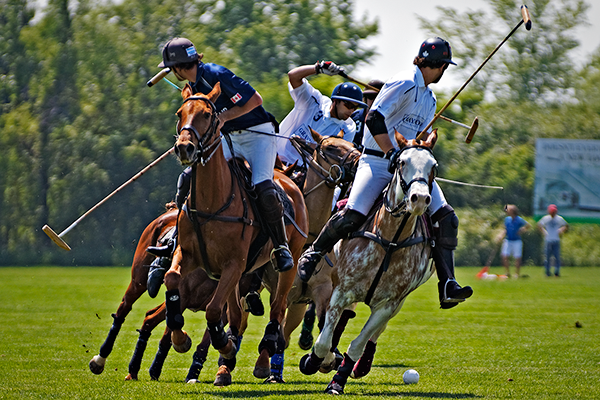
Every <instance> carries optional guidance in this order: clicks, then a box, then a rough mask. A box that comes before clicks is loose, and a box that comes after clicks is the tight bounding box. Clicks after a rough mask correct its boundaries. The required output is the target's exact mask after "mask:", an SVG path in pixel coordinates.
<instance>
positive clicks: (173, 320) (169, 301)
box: [165, 289, 183, 330]
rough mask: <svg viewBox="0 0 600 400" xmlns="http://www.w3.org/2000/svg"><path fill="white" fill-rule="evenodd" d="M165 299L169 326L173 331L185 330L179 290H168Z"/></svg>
mask: <svg viewBox="0 0 600 400" xmlns="http://www.w3.org/2000/svg"><path fill="white" fill-rule="evenodd" d="M165 297H166V300H165V305H166V307H167V312H166V314H167V315H166V319H167V326H168V327H169V329H171V330H179V329H181V328H183V315H182V314H181V297H180V296H179V289H173V290H167V291H166V293H165Z"/></svg>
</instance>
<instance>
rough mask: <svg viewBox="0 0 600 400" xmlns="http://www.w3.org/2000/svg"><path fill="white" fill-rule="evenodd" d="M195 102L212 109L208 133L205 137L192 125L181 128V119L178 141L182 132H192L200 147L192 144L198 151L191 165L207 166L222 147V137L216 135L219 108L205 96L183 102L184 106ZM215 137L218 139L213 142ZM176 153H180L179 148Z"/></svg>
mask: <svg viewBox="0 0 600 400" xmlns="http://www.w3.org/2000/svg"><path fill="white" fill-rule="evenodd" d="M195 100H200V101H204V102H205V103H206V104H208V105H209V106H210V109H211V115H210V117H211V120H210V125H209V127H208V129H207V130H206V132H205V133H204V136H201V135H200V133H199V132H198V130H197V129H196V128H195V127H194V126H193V125H192V124H187V125H184V126H180V125H181V119H180V120H179V121H177V128H176V131H177V136H176V139H179V136H180V135H181V132H183V131H190V132H192V133H193V134H194V136H195V138H196V140H197V141H198V145H194V144H193V143H192V145H193V146H194V147H195V148H196V151H195V152H194V157H193V159H192V160H191V163H192V164H196V163H197V162H200V163H201V164H202V165H203V166H204V165H206V163H208V162H209V161H210V159H211V158H212V156H213V155H214V154H215V153H216V152H217V150H218V148H219V146H221V143H222V140H221V135H216V134H217V125H218V122H219V118H218V114H217V108H216V107H215V104H214V103H213V102H212V101H210V99H208V98H206V97H203V96H190V97H188V98H187V99H185V100H184V101H183V104H185V103H187V102H188V101H195ZM215 135H216V136H218V137H217V139H216V140H213V138H214V137H215ZM211 141H212V142H211ZM209 142H210V143H209ZM175 152H176V153H177V152H178V151H177V148H176V150H175Z"/></svg>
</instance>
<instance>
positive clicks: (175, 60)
mask: <svg viewBox="0 0 600 400" xmlns="http://www.w3.org/2000/svg"><path fill="white" fill-rule="evenodd" d="M162 56H163V61H162V62H161V63H160V64H158V67H159V68H165V67H172V66H173V65H177V64H183V63H188V62H192V61H196V60H198V52H197V51H196V48H195V47H194V44H193V43H192V42H191V41H190V40H188V39H186V38H175V39H171V40H169V41H168V42H167V44H165V47H164V48H163V51H162Z"/></svg>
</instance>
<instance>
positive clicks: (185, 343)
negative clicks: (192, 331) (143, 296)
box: [164, 247, 192, 353]
mask: <svg viewBox="0 0 600 400" xmlns="http://www.w3.org/2000/svg"><path fill="white" fill-rule="evenodd" d="M189 259H190V258H187V259H186V260H187V262H188V263H189ZM186 260H184V258H183V257H182V251H181V247H178V248H177V249H176V250H175V254H174V255H173V262H172V264H171V268H170V269H169V271H167V273H166V274H165V278H164V281H165V287H166V289H167V291H166V292H165V306H166V322H167V327H169V329H171V342H172V343H173V348H174V349H175V351H177V352H178V353H185V352H187V351H188V350H189V349H190V348H191V347H192V340H191V339H190V337H189V336H188V334H187V333H186V332H185V331H184V330H182V328H183V325H184V319H183V310H184V308H183V306H182V302H181V295H180V293H179V283H180V282H181V271H182V269H184V268H185V266H186V265H185V262H186ZM190 270H191V268H190Z"/></svg>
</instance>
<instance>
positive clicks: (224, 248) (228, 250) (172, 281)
mask: <svg viewBox="0 0 600 400" xmlns="http://www.w3.org/2000/svg"><path fill="white" fill-rule="evenodd" d="M220 93H221V89H220V85H219V84H218V83H217V84H216V85H215V86H214V88H213V90H212V91H211V92H210V93H209V94H208V95H206V96H205V95H202V94H197V95H193V92H192V89H191V87H190V86H189V85H186V87H185V88H184V89H183V90H182V97H183V100H184V102H183V105H182V106H181V107H180V109H179V110H178V112H177V115H178V116H179V123H178V129H177V131H178V132H177V134H178V136H177V141H176V143H175V152H176V154H177V156H178V157H179V160H180V161H181V163H182V164H183V165H192V169H193V172H192V174H193V177H192V189H191V192H190V196H189V197H188V200H187V202H186V205H185V208H186V209H187V211H186V212H183V213H181V214H180V216H179V218H178V227H179V230H178V238H179V240H178V246H177V248H176V249H175V252H174V255H173V262H172V264H171V268H170V269H169V271H168V272H167V273H166V274H165V278H164V282H165V286H166V288H167V292H166V307H167V313H166V319H167V326H168V327H169V328H170V329H171V341H172V343H173V347H174V349H175V350H176V351H179V352H185V351H187V350H189V348H190V346H191V340H190V339H189V336H188V335H187V333H185V332H184V331H183V330H182V328H183V325H184V320H183V315H182V311H183V310H182V308H181V301H180V293H179V283H180V281H181V279H182V277H184V276H186V275H187V274H189V273H190V272H192V271H193V270H195V269H196V268H198V267H202V268H203V269H204V270H205V271H206V273H207V274H208V276H210V277H214V278H218V279H219V283H218V285H217V288H216V290H215V292H214V295H213V296H212V299H211V300H210V302H209V303H208V305H207V306H206V321H207V326H208V328H209V332H210V336H211V342H212V345H213V347H214V348H215V349H217V350H218V351H219V352H220V353H221V354H222V355H223V356H224V357H225V358H231V357H233V356H234V355H235V352H236V346H235V343H234V340H235V337H237V333H238V332H239V328H240V325H241V318H242V316H241V308H240V304H239V296H236V287H237V285H238V282H239V281H240V278H241V276H242V274H243V273H244V272H245V271H246V272H249V271H251V270H253V269H255V268H258V267H260V266H261V265H263V264H264V263H266V262H267V261H269V259H270V252H271V249H272V244H271V242H270V241H268V242H267V245H265V246H264V247H263V248H262V250H261V251H260V253H259V254H258V256H257V259H256V261H255V262H254V264H253V265H249V266H247V263H248V257H249V249H250V246H251V243H252V242H253V240H254V239H255V238H256V237H257V236H258V235H259V233H260V227H258V226H257V225H256V223H255V222H256V220H255V215H254V211H253V210H252V208H251V207H249V200H250V199H249V196H248V195H247V194H246V192H245V190H244V188H243V184H242V183H241V182H240V180H238V178H237V177H236V174H234V172H233V171H232V169H231V167H230V165H229V163H228V162H227V160H226V159H225V156H224V153H223V150H222V148H221V147H220V146H221V145H222V142H221V135H220V134H219V132H217V126H218V117H217V113H216V110H215V106H214V103H213V101H214V100H216V98H217V97H218V96H219V95H220ZM274 180H275V182H276V183H277V184H279V186H280V187H282V188H283V190H284V191H285V192H286V194H287V195H288V198H289V200H290V203H291V206H292V208H293V211H294V218H295V222H294V224H295V225H294V224H292V225H289V226H288V227H287V236H288V238H289V241H288V242H289V247H290V250H291V252H292V255H293V257H294V260H295V262H296V263H297V260H298V257H299V256H300V253H301V252H302V246H303V245H304V243H305V241H306V239H305V237H304V236H303V235H302V232H301V231H306V230H307V229H308V215H307V211H306V206H305V204H304V199H303V197H302V193H301V192H300V190H299V189H298V188H297V187H296V185H295V184H294V183H293V182H292V181H291V179H289V178H288V177H286V176H285V175H283V174H280V173H277V172H276V173H275V179H274ZM196 205H198V206H197V207H196ZM247 270H248V271H247ZM295 276H296V265H295V266H294V268H292V269H291V270H289V271H287V272H283V273H280V274H279V281H278V285H277V289H276V293H275V295H274V296H273V301H272V303H271V312H270V322H269V324H268V325H267V328H266V329H265V336H264V337H263V340H262V341H261V343H260V345H259V353H261V354H262V353H263V352H266V353H267V354H268V355H271V354H274V352H275V350H276V348H277V345H276V344H277V341H278V336H279V334H280V329H281V327H280V324H281V322H282V320H283V317H284V313H285V309H286V307H287V295H288V292H289V291H290V288H291V286H292V283H293V281H294V277H295ZM226 303H227V305H228V309H227V312H228V320H229V326H230V330H231V332H232V335H227V334H226V333H225V330H224V329H223V324H222V322H221V314H222V311H223V307H224V306H225V304H226ZM260 360H264V357H262V358H261V357H259V360H257V363H258V362H260ZM267 360H268V357H267ZM257 366H258V365H257ZM261 367H262V366H261ZM267 368H268V363H267Z"/></svg>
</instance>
